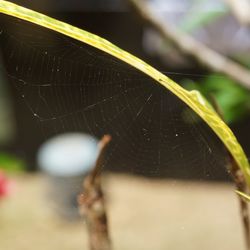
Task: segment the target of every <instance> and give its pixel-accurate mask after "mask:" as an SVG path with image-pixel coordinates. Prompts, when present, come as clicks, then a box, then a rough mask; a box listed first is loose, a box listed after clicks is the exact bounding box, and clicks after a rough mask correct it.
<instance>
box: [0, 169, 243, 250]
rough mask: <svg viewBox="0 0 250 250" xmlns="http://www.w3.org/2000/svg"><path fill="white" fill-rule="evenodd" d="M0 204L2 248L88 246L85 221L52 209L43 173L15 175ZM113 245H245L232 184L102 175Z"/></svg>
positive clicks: (70, 249) (212, 248)
mask: <svg viewBox="0 0 250 250" xmlns="http://www.w3.org/2000/svg"><path fill="white" fill-rule="evenodd" d="M15 179H16V192H15V193H14V194H13V195H12V196H11V197H9V198H8V199H7V200H6V201H5V202H3V203H2V204H0V249H1V250H85V249H86V250H87V249H88V245H87V235H86V230H85V225H84V222H83V221H82V220H81V221H79V222H78V221H77V222H66V221H63V220H61V219H59V218H58V217H57V216H56V215H55V213H54V211H53V210H52V209H51V204H50V202H48V200H47V197H46V186H45V183H46V182H45V179H44V177H42V176H41V175H23V176H18V177H15ZM104 181H105V191H106V195H107V202H108V214H109V219H110V230H111V237H112V240H113V245H114V250H168V249H170V250H175V249H185V250H216V249H218V250H241V249H244V240H243V233H242V228H241V222H240V217H239V208H238V202H237V199H236V195H235V193H234V191H233V185H231V184H225V183H201V182H184V181H183V182H182V181H175V180H150V179H145V178H142V177H131V176H125V175H114V174H108V175H106V176H105V180H104Z"/></svg>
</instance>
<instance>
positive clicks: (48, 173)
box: [0, 0, 250, 250]
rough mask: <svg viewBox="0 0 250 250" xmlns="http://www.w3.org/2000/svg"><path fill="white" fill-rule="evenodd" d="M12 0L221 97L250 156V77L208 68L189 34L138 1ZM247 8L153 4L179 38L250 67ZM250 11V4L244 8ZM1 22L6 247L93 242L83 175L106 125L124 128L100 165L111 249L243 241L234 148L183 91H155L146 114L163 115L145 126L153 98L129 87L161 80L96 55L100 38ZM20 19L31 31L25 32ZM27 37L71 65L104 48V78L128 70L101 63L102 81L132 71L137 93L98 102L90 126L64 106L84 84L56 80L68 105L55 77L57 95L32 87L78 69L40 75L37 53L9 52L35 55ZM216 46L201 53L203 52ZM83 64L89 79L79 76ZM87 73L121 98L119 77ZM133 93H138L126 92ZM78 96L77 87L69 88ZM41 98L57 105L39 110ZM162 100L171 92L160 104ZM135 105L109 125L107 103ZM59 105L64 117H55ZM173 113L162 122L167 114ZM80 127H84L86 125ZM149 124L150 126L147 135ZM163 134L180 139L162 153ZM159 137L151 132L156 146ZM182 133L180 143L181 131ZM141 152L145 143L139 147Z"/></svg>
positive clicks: (0, 215) (1, 215) (227, 245)
mask: <svg viewBox="0 0 250 250" xmlns="http://www.w3.org/2000/svg"><path fill="white" fill-rule="evenodd" d="M12 2H15V3H17V4H19V5H22V6H25V7H27V8H31V9H33V10H36V11H39V12H42V13H45V14H47V15H49V16H52V17H54V18H57V19H59V20H62V21H64V22H67V23H70V24H72V25H74V26H77V27H80V28H82V29H84V30H87V31H89V32H92V33H94V34H97V35H99V36H101V37H104V38H106V39H107V40H109V41H111V42H112V43H114V44H116V45H117V46H119V47H120V48H122V49H124V50H126V51H129V52H130V53H132V54H134V55H136V56H138V57H139V58H141V59H143V60H145V61H146V62H148V63H149V64H151V65H153V66H154V67H156V68H157V69H159V70H160V71H162V72H163V73H164V74H166V75H167V76H169V77H170V78H172V79H174V80H175V81H176V82H178V83H180V84H181V85H182V86H183V87H184V88H187V89H189V90H191V89H198V90H199V91H200V92H201V93H202V94H203V95H204V96H206V97H207V98H208V99H209V100H215V102H216V104H218V106H219V110H220V111H221V113H222V114H223V117H224V119H225V121H226V122H227V124H228V125H229V126H230V128H231V129H232V130H233V132H234V133H235V135H236V137H237V138H238V140H239V142H240V143H241V145H242V147H243V148H244V150H245V152H246V154H247V156H248V157H249V156H250V135H249V125H250V98H249V89H250V78H248V79H247V80H246V81H244V80H243V81H242V80H241V78H240V77H239V79H238V78H237V77H232V76H231V75H230V74H229V75H227V74H226V73H225V71H223V72H221V70H216V68H215V69H214V68H213V69H211V66H209V63H208V64H207V63H206V60H205V62H202V63H201V62H200V60H199V59H197V57H196V56H195V55H194V54H195V52H194V53H193V52H192V51H191V52H190V51H185V49H182V46H181V45H182V44H181V43H182V42H181V43H180V44H178V43H176V42H175V41H174V39H173V37H171V35H170V36H169V37H168V39H167V38H166V37H164V36H163V35H162V34H161V32H159V30H158V29H157V27H155V26H154V25H152V23H151V24H150V22H149V21H147V22H145V18H143V17H142V16H141V15H140V14H139V13H140V12H139V11H138V10H136V8H135V7H134V6H133V4H132V3H131V2H130V1H129V0H128V1H125V0H95V1H93V0H92V1H87V0H86V1H85V0H84V1H79V0H71V1H66V0H61V1H44V0H43V1H40V0H36V1H32V2H31V1H12ZM142 2H143V1H142ZM242 2H244V1H242ZM240 4H241V1H229V0H228V1H226V0H225V1H222V0H221V1H219V0H213V1H205V0H179V1H173V0H154V1H153V0H152V1H144V3H143V5H145V7H147V8H148V9H149V10H150V11H151V12H152V13H153V15H154V16H155V17H156V18H158V17H160V21H161V22H162V23H163V25H164V26H165V28H166V29H168V27H171V29H170V30H172V31H173V33H171V32H169V33H168V34H175V32H176V33H177V34H179V33H180V34H185V35H187V36H189V37H192V38H193V39H195V41H197V42H198V43H201V44H203V45H204V46H206V48H210V49H211V50H212V51H215V52H216V53H218V54H219V55H221V56H223V58H227V60H230V62H233V63H235V64H237V67H240V69H243V71H244V72H248V74H249V75H250V73H249V67H250V28H249V27H250V21H249V19H250V12H249V15H246V16H247V17H246V18H245V19H244V18H243V19H241V15H240V14H239V13H241V12H242V8H240V7H239V8H238V7H237V6H238V5H240ZM246 6H248V5H246ZM249 6H250V3H249ZM238 9H240V11H238ZM243 9H244V10H246V11H247V7H245V8H243ZM249 9H250V8H249ZM243 12H244V11H243ZM243 16H244V15H243ZM242 20H243V21H242ZM1 22H2V26H3V31H4V32H3V35H1V49H2V53H1V71H0V73H1V74H0V223H1V224H2V225H1V226H0V241H1V245H3V249H5V250H19V249H25V250H28V249H33V248H34V246H36V248H37V249H48V250H49V249H54V250H56V249H61V250H62V249H88V247H87V232H86V228H85V227H84V223H83V220H82V219H80V217H79V215H78V208H77V201H76V195H77V194H79V193H80V192H81V190H82V180H83V178H84V177H85V176H86V174H87V173H88V171H89V170H90V169H91V168H92V167H93V165H94V163H95V159H96V156H97V154H98V148H97V144H98V140H99V139H100V138H101V137H102V136H103V134H104V133H110V134H111V135H112V137H113V144H112V143H111V145H110V147H109V149H108V152H107V157H106V158H107V159H106V160H105V163H104V166H103V168H105V169H107V171H106V172H105V173H106V174H104V176H103V178H104V190H105V194H106V196H107V204H108V208H107V211H108V215H109V218H110V230H111V238H112V241H113V242H114V249H124V250H125V249H143V250H144V249H162V250H163V249H181V248H183V247H184V246H185V249H204V250H205V249H228V250H230V249H232V250H233V249H244V238H243V229H242V227H241V221H240V216H239V208H238V203H237V199H236V197H235V195H234V192H233V190H234V185H233V183H232V182H231V180H230V176H229V175H228V170H227V163H228V158H227V153H226V152H225V149H224V148H223V146H222V145H221V143H220V141H219V140H218V139H217V138H216V136H214V135H213V133H212V132H211V131H210V129H209V128H208V127H207V126H206V124H204V123H203V122H202V121H200V120H199V118H198V117H196V116H195V114H193V113H191V111H190V110H189V109H188V108H187V107H186V106H184V105H183V104H181V103H180V101H178V100H177V99H176V98H175V97H173V96H171V95H170V94H166V95H165V94H163V95H164V96H163V97H162V94H161V93H162V91H164V90H163V89H162V88H160V87H159V88H158V87H157V88H155V89H153V93H155V97H154V98H155V99H152V100H153V101H152V105H151V106H153V107H154V108H151V106H150V107H146V108H145V110H143V112H145V113H147V114H148V113H150V115H151V116H152V117H153V118H152V119H153V120H157V119H158V120H157V122H155V123H154V124H153V125H152V126H151V125H150V126H148V127H147V124H148V123H149V121H150V118H149V115H143V116H141V117H140V119H139V121H138V125H133V126H130V125H131V123H132V122H131V121H134V120H133V119H134V117H136V116H137V114H140V113H141V109H140V107H141V105H142V103H144V102H145V103H147V99H146V98H148V96H146V98H145V96H143V97H142V99H140V98H141V97H140V93H141V92H140V90H133V88H132V87H131V86H132V84H134V83H136V84H144V82H145V86H144V85H142V86H143V88H146V89H147V91H148V90H149V91H152V88H151V80H150V79H148V78H147V77H146V76H142V75H140V74H139V73H137V72H136V71H135V70H133V69H131V68H129V67H127V66H123V65H119V62H116V61H115V60H113V61H111V60H110V59H106V57H107V56H106V55H102V54H100V55H99V54H98V52H96V51H95V50H91V48H88V47H86V48H85V47H84V46H82V45H81V44H80V43H78V42H75V41H73V40H70V39H68V40H67V39H65V38H61V37H59V35H55V34H52V33H51V34H50V33H49V32H46V31H45V29H43V30H41V31H39V29H37V30H34V27H33V29H32V27H31V28H29V27H26V26H25V25H24V26H25V27H24V28H22V27H21V26H22V23H18V22H15V21H13V20H10V21H8V20H7V21H6V20H5V19H4V18H3V20H2V17H1ZM8 22H9V23H10V24H9V23H8ZM11 25H12V26H11ZM9 27H10V29H9ZM20 27H21V28H20ZM17 28H20V29H19V30H18V31H15V29H16V30H17ZM5 30H7V32H6V34H7V35H6V36H5ZM11 32H13V33H11ZM32 32H33V33H32ZM36 32H37V33H36ZM12 35H13V37H14V39H12V37H11V36H12ZM185 35H183V37H182V36H180V39H179V41H183V42H184V43H185V41H186V40H185V39H184V36H185ZM17 38H18V39H17ZM19 38H20V40H19ZM11 39H12V40H13V41H14V40H15V39H16V40H17V41H21V42H17V41H15V42H13V41H12V40H11ZM21 39H23V40H21ZM51 41H52V42H51ZM53 41H56V42H53ZM22 44H28V45H29V46H30V50H31V51H32V49H33V48H35V49H38V50H39V51H41V53H42V52H45V51H49V53H51V55H52V56H54V57H55V58H57V59H58V58H60V60H61V58H62V60H64V56H65V65H66V66H65V67H68V68H69V67H70V64H69V63H68V62H69V61H77V62H78V61H80V60H82V64H83V65H81V66H82V67H84V64H87V63H92V61H91V60H92V59H91V58H92V57H94V58H97V59H99V60H100V62H99V63H97V64H98V65H97V66H93V68H91V70H93V75H95V74H97V73H98V72H99V71H100V69H101V70H102V67H103V65H106V63H110V65H111V66H110V68H111V69H112V67H113V68H114V69H115V71H114V72H115V74H116V73H117V72H118V70H120V73H119V75H118V74H117V75H115V74H114V75H112V77H110V78H105V77H106V75H105V74H106V73H103V76H104V77H103V79H104V80H106V81H107V79H108V80H109V81H111V80H112V79H113V80H112V81H117V85H118V83H119V80H121V81H123V82H122V83H124V84H125V81H126V88H127V89H130V88H131V89H132V90H133V91H134V92H133V93H132V94H126V97H125V100H124V102H122V101H121V100H119V101H116V100H114V102H111V103H108V104H107V105H106V104H105V106H102V107H103V108H99V107H97V108H95V109H94V111H93V112H92V113H88V114H87V115H86V118H87V120H88V121H89V122H86V124H85V123H84V122H83V120H84V119H85V118H79V117H78V116H75V117H71V116H69V117H67V116H66V114H70V113H72V110H73V111H75V110H77V108H79V107H80V105H81V103H80V102H79V103H78V94H79V93H78V92H80V91H79V90H80V87H75V88H74V87H72V89H71V90H70V91H71V93H70V94H69V93H68V91H69V90H68V89H66V88H64V87H60V86H59V87H60V89H59V87H58V88H57V90H56V91H58V92H57V94H56V95H58V96H61V100H60V102H59V101H58V100H55V99H56V98H57V97H55V96H56V95H52V94H50V91H51V92H53V91H54V87H53V84H52V85H50V87H49V88H48V89H49V90H48V92H46V91H44V92H42V91H41V90H40V87H38V88H36V89H35V88H33V87H32V84H33V83H34V84H37V82H36V79H38V80H39V81H40V84H41V85H42V84H45V83H46V82H49V81H51V82H52V83H53V81H54V83H57V81H58V82H59V83H60V84H62V85H63V83H66V82H67V80H66V82H64V79H66V78H67V77H68V78H69V80H68V81H71V82H73V80H74V81H75V78H73V77H72V76H68V75H67V74H64V76H63V77H62V76H57V75H55V74H54V75H53V74H51V75H52V76H55V77H54V78H53V77H52V78H51V75H50V74H49V73H48V72H49V70H50V69H47V71H46V72H47V75H46V74H45V73H44V72H45V71H44V72H42V73H41V72H40V73H41V76H40V75H39V74H40V73H39V74H38V72H39V71H38V67H39V66H37V65H36V64H35V63H36V62H35V61H32V60H33V59H32V54H28V53H27V55H28V57H25V54H22V52H20V53H19V52H18V53H16V54H17V56H16V54H15V56H13V58H12V57H11V55H12V54H14V52H13V51H26V47H24V46H25V45H24V46H23V45H22ZM7 45H8V46H9V48H10V50H9V51H8V47H7ZM22 46H23V47H22ZM66 49H67V50H66ZM50 50H51V51H50ZM65 51H67V53H66V52H65ZM85 51H88V52H87V53H88V55H87V56H86V58H87V59H85V58H82V54H84V53H85ZM12 52H13V53H12ZM64 52H65V54H63V56H61V55H62V53H64ZM32 53H33V52H32ZM78 53H79V54H78ZM196 53H197V52H196ZM198 53H199V52H198ZM200 53H201V54H202V53H203V51H200ZM77 54H78V55H77ZM33 55H34V53H33ZM206 55H207V54H206V53H205V52H204V57H206ZM9 58H10V59H9ZM21 58H22V60H21ZM37 58H38V59H37V61H39V63H40V62H42V60H43V59H42V58H43V57H42V56H41V55H40V54H39V55H37ZM25 60H26V61H25ZM46 60H47V62H48V63H47V65H48V66H47V67H48V68H53V64H52V62H50V61H49V59H46ZM67 60H68V61H67ZM207 60H210V59H209V58H207ZM95 61H97V60H93V64H94V63H95ZM30 62H33V63H31V65H33V68H34V72H33V76H32V77H30V76H29V75H28V73H27V74H26V73H25V72H28V71H29V66H30ZM210 63H211V62H210ZM212 64H213V63H212ZM214 64H216V62H214ZM16 65H18V67H19V68H22V67H23V68H22V71H20V70H19V71H18V70H17V66H16ZM21 65H24V66H21ZM39 65H40V66H41V65H42V64H39ZM226 66H227V65H225V67H226ZM36 67H37V68H36ZM43 67H44V68H45V66H43ZM73 67H74V66H73ZM107 67H108V66H107ZM60 69H62V68H60ZM87 69H88V68H87ZM77 70H78V69H77ZM77 70H75V71H77ZM243 71H241V70H240V71H239V72H238V73H237V72H236V75H241V73H242V72H243ZM72 72H73V71H72ZM221 73H224V74H221ZM42 74H44V78H43V77H42ZM75 74H76V78H77V77H78V79H79V74H80V73H78V72H77V73H75ZM110 75H111V73H109V75H108V76H110ZM87 76H88V74H86V79H87ZM247 76H248V75H247V74H246V78H247ZM70 77H71V78H70ZM20 79H21V80H22V81H23V82H24V84H23V85H22V84H20V83H21V82H20ZM51 79H52V80H51ZM89 79H91V80H88V81H89V82H88V84H92V85H94V84H95V85H98V84H99V85H100V87H101V88H103V89H104V90H101V91H100V93H101V94H103V96H104V97H106V96H111V97H112V96H114V97H115V95H116V93H117V92H116V91H117V89H116V87H114V84H116V82H115V83H112V84H113V85H112V89H109V88H108V87H107V88H106V87H105V86H104V85H103V86H102V85H101V84H102V83H101V80H100V78H98V79H99V80H98V79H96V78H94V77H92V78H91V77H89ZM110 79H111V80H110ZM124 79H125V80H124ZM81 80H82V79H81ZM18 81H19V82H18ZM25 83H26V85H27V86H28V87H27V89H26V86H25ZM67 83H68V82H67ZM73 86H74V85H73ZM82 86H83V85H82ZM97 87H98V86H97ZM97 87H96V88H93V89H87V90H88V91H89V92H88V91H87V90H86V89H85V90H86V92H84V97H85V98H86V100H87V99H88V98H89V100H87V101H86V103H85V104H84V105H86V108H87V107H88V106H87V105H95V104H96V103H98V101H99V99H98V98H99V97H98V94H97V92H96V91H97V90H98V88H97ZM105 88H106V89H105ZM81 90H82V89H81ZM124 90H125V92H124ZM105 91H106V92H105ZM119 91H120V90H119ZM122 91H123V92H121V93H127V92H126V89H122ZM119 93H120V92H119ZM24 94H25V97H24ZM68 94H69V96H70V97H67V96H66V95H68ZM146 94H147V92H146ZM105 95H106V96H105ZM122 96H123V94H122ZM138 96H139V97H140V98H139V99H137V97H138ZM43 98H44V99H45V101H44V100H42V99H43ZM70 98H71V99H70ZM164 98H165V99H164ZM38 99H40V100H42V102H43V106H44V107H45V106H48V107H49V108H48V109H47V107H45V108H40V106H39V104H37V102H36V100H38ZM59 99H60V97H59ZM157 99H161V100H164V101H162V102H161V103H159V104H158V103H157ZM145 100H146V101H145ZM42 102H41V103H42ZM64 102H65V104H63V103H64ZM127 102H129V103H131V105H128V104H127ZM162 103H163V104H162ZM125 104H126V105H128V107H129V112H130V113H131V114H132V115H131V116H129V115H124V117H123V116H122V117H121V118H120V120H119V119H118V120H117V121H116V120H115V121H114V122H113V123H112V125H110V126H106V125H105V126H104V125H103V124H104V122H105V120H104V119H103V118H102V117H105V118H106V122H107V121H109V120H110V121H111V118H109V113H110V117H115V115H114V114H115V112H121V110H122V107H123V106H124V105H125ZM150 104H151V103H150ZM56 105H57V107H58V108H57V107H56ZM130 106H131V107H130ZM145 106H146V105H145ZM162 106H164V107H163V108H164V110H162V109H161V107H162ZM38 107H39V109H38ZM113 107H114V109H115V108H116V110H113ZM142 107H144V106H142ZM48 110H50V111H51V110H52V111H53V112H54V114H56V115H55V116H57V117H59V118H56V119H53V116H50V114H49V112H48ZM117 110H118V111H117ZM52 111H51V113H53V112H52ZM163 111H164V112H163ZM39 112H40V113H39ZM100 112H101V113H100ZM111 113H112V116H111ZM103 114H104V115H103ZM62 115H63V116H64V115H65V116H66V118H65V120H61V118H60V116H62ZM99 116H102V117H101V118H100V117H99ZM163 116H164V117H165V118H161V117H163ZM44 117H45V118H44ZM43 118H44V119H43ZM63 119H64V118H63ZM131 119H132V120H131ZM78 123H79V124H81V123H82V127H81V125H79V126H78ZM119 124H121V125H119ZM136 124H137V123H136ZM160 124H162V125H160ZM87 125H88V126H87ZM142 125H145V127H144V131H143V132H141V128H142V127H141V126H142ZM162 126H163V127H164V126H165V127H166V128H165V127H164V128H165V130H164V129H162V128H161V127H162ZM126 127H129V132H128V133H126V134H125V138H126V139H124V136H123V135H121V133H122V132H121V131H123V130H124V128H126ZM157 131H158V132H157ZM159 131H160V132H159ZM161 131H162V132H161ZM193 131H194V132H193ZM196 133H197V135H196ZM180 135H181V136H180ZM164 136H166V138H167V140H170V141H171V142H169V145H171V146H169V147H167V146H166V149H165V147H164V149H161V148H160V146H159V145H158V144H159V143H162V144H166V141H162V139H161V137H164ZM149 138H150V140H151V141H150V142H146V141H147V140H148V139H149ZM154 138H156V139H154ZM164 138H165V137H164ZM175 138H179V139H177V141H176V139H175ZM164 140H165V139H164ZM136 143H137V144H136ZM147 143H148V144H147ZM117 145H118V146H119V147H118V146H117ZM142 145H144V146H145V147H143V146H142ZM117 147H118V149H117ZM135 148H140V149H141V150H139V149H138V152H137V151H136V149H135ZM135 151H136V153H134V152H135ZM83 152H84V153H83ZM117 152H118V153H117ZM161 152H162V155H161ZM170 154H171V155H172V156H170ZM159 155H161V156H160V158H161V159H159ZM142 158H144V159H142ZM156 159H158V160H156ZM156 161H157V162H156ZM69 165H70V168H69V167H68V166H69ZM138 201H139V202H138ZM34 232H35V233H34ZM145 239H148V241H147V242H146V241H145Z"/></svg>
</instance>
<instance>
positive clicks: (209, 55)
mask: <svg viewBox="0 0 250 250" xmlns="http://www.w3.org/2000/svg"><path fill="white" fill-rule="evenodd" d="M128 1H129V2H130V3H131V4H132V6H134V8H135V9H136V10H137V12H138V13H139V14H140V16H141V17H142V18H143V19H144V21H146V22H147V23H148V24H149V25H151V26H152V27H153V28H154V29H155V30H157V31H158V32H159V34H160V35H161V36H162V37H163V38H164V39H166V40H169V41H171V42H172V43H173V45H174V46H175V47H177V48H178V49H179V50H180V51H181V52H182V53H184V54H186V55H189V56H191V57H193V58H194V59H196V60H197V61H198V62H199V63H201V64H203V65H205V66H206V67H208V68H210V69H211V70H213V71H216V72H219V73H223V74H225V75H227V76H229V77H231V78H232V79H234V80H235V81H236V82H238V83H239V84H241V85H242V86H244V87H245V88H248V89H250V71H249V70H248V69H246V68H244V67H243V66H241V65H240V64H238V63H236V62H233V61H232V60H230V59H228V58H226V57H224V56H223V55H221V54H219V53H217V52H216V51H214V50H212V49H210V48H208V47H206V46H205V45H204V44H202V43H200V42H198V41H197V40H195V39H194V38H193V37H192V36H190V35H188V34H186V33H181V32H179V31H177V30H176V29H174V28H173V27H171V26H170V25H168V23H166V22H165V20H163V19H162V18H161V17H160V16H159V15H156V14H155V13H153V12H152V11H151V10H150V8H149V7H148V5H147V1H142V0H128Z"/></svg>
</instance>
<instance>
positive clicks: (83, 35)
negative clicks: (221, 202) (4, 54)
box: [0, 1, 250, 185]
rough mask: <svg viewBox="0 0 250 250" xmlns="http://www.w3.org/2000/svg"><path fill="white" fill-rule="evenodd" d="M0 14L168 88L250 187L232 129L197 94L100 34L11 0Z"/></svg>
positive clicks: (249, 170)
mask: <svg viewBox="0 0 250 250" xmlns="http://www.w3.org/2000/svg"><path fill="white" fill-rule="evenodd" d="M0 12H1V13H4V14H7V15H10V16H14V17H17V18H20V19H23V20H26V21H29V22H31V23H34V24H37V25H40V26H43V27H45V28H48V29H51V30H54V31H57V32H59V33H61V34H64V35H66V36H68V37H71V38H74V39H76V40H79V41H81V42H83V43H86V44H88V45H90V46H93V47H95V48H97V49H100V50H102V51H105V52H107V53H108V54H110V55H112V56H114V57H116V58H119V59H120V60H122V61H124V62H126V63H128V64H129V65H131V66H133V67H135V68H137V69H138V70H140V71H142V72H144V73H145V74H147V75H148V76H150V77H151V78H153V79H155V80H156V82H158V83H159V84H161V85H163V86H164V87H166V88H167V89H168V90H170V91H171V92H172V93H174V94H175V95H176V96H177V97H178V98H180V99H181V100H182V101H183V102H185V103H186V104H187V105H188V106H189V107H190V108H192V109H193V110H194V111H195V112H196V113H197V114H198V115H199V116H200V117H201V118H202V119H203V120H204V121H205V122H206V123H207V124H208V125H209V126H210V127H211V128H212V130H213V131H214V132H215V133H216V134H217V136H218V137H219V138H220V139H221V141H222V142H223V143H224V145H225V146H226V147H227V149H228V150H229V152H230V153H231V154H232V156H233V157H234V159H235V161H236V162H237V164H238V166H239V167H240V168H241V170H242V172H243V174H244V176H245V179H246V181H247V183H248V184H249V185H250V168H249V162H248V160H247V158H246V156H245V153H244V151H243V149H242V147H241V146H240V144H239V143H238V141H237V139H236V137H235V136H234V134H233V132H232V131H231V130H230V128H229V127H228V126H227V125H226V124H225V123H224V122H223V121H222V120H221V119H220V117H219V116H218V115H217V113H216V112H215V111H214V109H213V108H212V107H211V106H210V105H209V104H208V102H207V101H206V100H205V98H204V97H203V96H202V95H201V94H200V93H199V92H198V91H187V90H185V89H183V88H182V87H181V86H179V85H178V84H177V83H175V82H174V81H173V80H171V79H170V78H168V77H167V76H165V75H164V74H162V73H161V72H159V71H158V70H156V69H155V68H153V67H152V66H150V65H149V64H147V63H145V62H144V61H142V60H140V59H139V58H137V57H135V56H133V55H131V54H129V53H128V52H126V51H124V50H122V49H120V48H118V47H117V46H115V45H114V44H112V43H110V42H109V41H107V40H105V39H103V38H101V37H99V36H97V35H94V34H91V33H89V32H87V31H84V30H81V29H79V28H77V27H74V26H72V25H69V24H67V23H64V22H61V21H58V20H56V19H54V18H51V17H48V16H46V15H43V14H40V13H38V12H35V11H32V10H30V9H27V8H24V7H21V6H18V5H16V4H13V3H11V2H8V1H0Z"/></svg>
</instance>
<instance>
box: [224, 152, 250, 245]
mask: <svg viewBox="0 0 250 250" xmlns="http://www.w3.org/2000/svg"><path fill="white" fill-rule="evenodd" d="M229 160H230V161H229V169H230V172H231V174H232V176H233V179H234V183H235V186H236V188H237V190H238V191H240V192H242V193H245V194H248V193H249V192H248V186H247V183H246V181H245V178H244V176H243V174H242V171H241V170H240V168H239V167H238V165H237V163H236V161H235V160H234V158H233V157H232V156H231V154H230V153H229ZM238 197H239V203H240V211H241V219H242V224H243V228H244V234H245V241H246V246H247V250H250V224H249V223H250V221H249V210H248V202H247V201H246V200H245V199H244V198H243V197H242V196H240V195H238Z"/></svg>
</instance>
